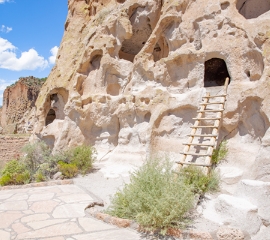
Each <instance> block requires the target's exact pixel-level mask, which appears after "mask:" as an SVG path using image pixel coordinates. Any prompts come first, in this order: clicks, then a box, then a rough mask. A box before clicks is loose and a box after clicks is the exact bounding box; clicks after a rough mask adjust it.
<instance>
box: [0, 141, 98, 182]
mask: <svg viewBox="0 0 270 240" xmlns="http://www.w3.org/2000/svg"><path fill="white" fill-rule="evenodd" d="M22 151H23V152H24V155H23V156H22V157H20V158H19V159H14V160H11V161H9V162H7V163H6V164H5V165H4V166H3V168H2V170H1V173H0V185H2V186H4V185H17V184H26V183H29V182H41V181H47V180H50V179H52V178H53V177H54V175H55V174H56V173H57V172H61V178H72V177H75V176H76V175H78V174H86V173H88V172H89V171H91V169H92V164H93V161H94V157H93V153H94V152H95V150H94V148H92V147H90V146H77V147H74V148H71V149H69V150H66V151H59V152H57V153H55V154H52V152H51V149H50V148H49V147H48V146H47V145H46V144H45V143H44V142H36V143H33V144H30V143H29V144H27V145H26V146H24V148H23V149H22Z"/></svg>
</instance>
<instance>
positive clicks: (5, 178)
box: [0, 160, 30, 186]
mask: <svg viewBox="0 0 270 240" xmlns="http://www.w3.org/2000/svg"><path fill="white" fill-rule="evenodd" d="M29 181H30V172H29V171H28V169H27V166H26V165H25V164H24V163H22V162H21V161H18V160H11V161H9V162H7V163H6V165H5V166H4V168H3V170H2V172H1V177H0V185H1V186H4V185H18V184H26V183H29Z"/></svg>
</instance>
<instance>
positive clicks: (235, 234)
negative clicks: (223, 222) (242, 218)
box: [217, 227, 245, 240]
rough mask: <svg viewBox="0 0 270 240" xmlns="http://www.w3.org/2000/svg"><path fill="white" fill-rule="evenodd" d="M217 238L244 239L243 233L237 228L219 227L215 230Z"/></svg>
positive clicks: (223, 239)
mask: <svg viewBox="0 0 270 240" xmlns="http://www.w3.org/2000/svg"><path fill="white" fill-rule="evenodd" d="M217 239H218V240H244V239H245V235H244V233H243V232H242V231H241V230H240V229H237V228H229V227H220V228H219V229H218V231H217Z"/></svg>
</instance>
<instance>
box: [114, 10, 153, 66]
mask: <svg viewBox="0 0 270 240" xmlns="http://www.w3.org/2000/svg"><path fill="white" fill-rule="evenodd" d="M129 20H130V23H131V25H132V36H131V38H129V39H125V40H124V41H123V42H122V47H121V50H120V51H119V58H120V59H125V60H127V61H130V62H133V60H134V58H135V56H136V55H137V54H138V53H139V52H140V51H141V49H142V48H143V46H144V45H145V43H146V42H147V40H148V39H149V37H150V35H151V34H152V28H151V25H150V19H149V17H148V14H147V13H146V10H145V7H138V8H136V9H135V11H133V13H132V14H131V16H130V18H129Z"/></svg>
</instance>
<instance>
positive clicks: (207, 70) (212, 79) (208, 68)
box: [204, 58, 230, 87]
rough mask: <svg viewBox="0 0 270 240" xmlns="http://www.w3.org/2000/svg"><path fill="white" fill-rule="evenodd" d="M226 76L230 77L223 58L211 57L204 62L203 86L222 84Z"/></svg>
mask: <svg viewBox="0 0 270 240" xmlns="http://www.w3.org/2000/svg"><path fill="white" fill-rule="evenodd" d="M227 77H228V78H229V79H230V75H229V72H228V69H227V65H226V63H225V61H224V60H223V59H220V58H212V59H210V60H208V61H206V62H205V63H204V87H214V86H222V85H224V84H225V80H226V78H227Z"/></svg>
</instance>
